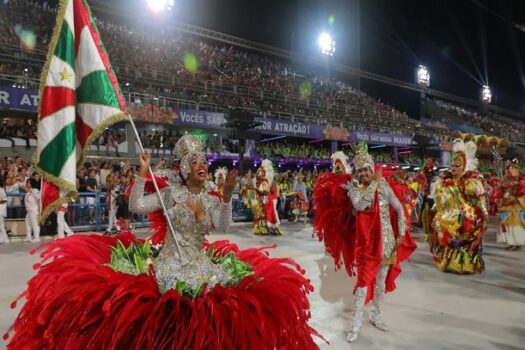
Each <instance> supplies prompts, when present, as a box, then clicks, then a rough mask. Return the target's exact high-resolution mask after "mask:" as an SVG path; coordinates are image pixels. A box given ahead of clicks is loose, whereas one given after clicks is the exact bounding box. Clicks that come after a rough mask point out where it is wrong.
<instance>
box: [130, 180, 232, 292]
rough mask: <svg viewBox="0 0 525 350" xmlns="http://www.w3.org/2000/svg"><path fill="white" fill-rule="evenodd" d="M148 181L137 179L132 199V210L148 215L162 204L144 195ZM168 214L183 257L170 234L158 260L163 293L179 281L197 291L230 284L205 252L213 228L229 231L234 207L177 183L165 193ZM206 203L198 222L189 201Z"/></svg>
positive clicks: (155, 198)
mask: <svg viewBox="0 0 525 350" xmlns="http://www.w3.org/2000/svg"><path fill="white" fill-rule="evenodd" d="M143 191H144V180H143V179H142V180H137V183H136V184H135V187H134V188H133V190H132V193H131V196H130V210H132V211H134V212H139V213H148V212H151V211H154V210H158V209H159V206H160V204H159V203H160V201H159V199H158V197H155V196H156V194H153V195H147V196H144V195H143ZM162 195H163V199H164V202H165V204H166V206H167V207H168V208H170V209H168V214H169V217H170V220H171V223H172V224H173V227H174V229H175V236H176V237H177V241H178V243H179V246H180V247H181V251H182V257H181V255H180V254H179V252H178V249H177V245H176V242H175V239H174V237H173V235H172V234H171V233H170V232H168V233H167V234H166V239H165V244H164V247H163V248H162V250H161V251H160V253H159V255H158V256H157V258H156V259H155V260H154V266H155V274H156V277H157V282H158V283H159V287H160V288H161V290H162V291H166V290H168V289H173V288H175V286H176V284H177V282H178V281H184V282H185V283H186V284H187V285H189V286H190V287H191V288H193V289H196V288H198V287H199V286H200V285H201V284H202V283H207V284H208V286H209V287H210V288H211V287H213V286H214V285H216V284H217V283H223V282H227V281H228V280H229V276H228V275H227V274H226V273H225V272H224V271H223V270H222V269H221V268H220V267H219V266H217V265H215V264H214V263H213V262H212V261H211V260H210V259H208V257H207V254H206V252H205V251H204V249H203V245H204V241H205V235H206V234H207V233H208V231H209V229H210V227H211V226H212V225H213V226H214V227H216V228H218V229H219V230H222V231H225V230H227V229H228V227H229V225H230V222H231V210H232V209H231V204H230V203H227V204H224V203H223V204H221V203H220V202H219V199H218V198H217V197H215V196H213V195H210V194H209V193H207V192H206V191H205V190H202V192H201V193H200V194H197V195H192V194H190V193H189V191H188V189H187V187H186V186H182V185H180V184H175V185H174V186H172V187H170V188H166V189H164V190H163V191H162ZM188 200H190V201H193V202H194V203H195V204H202V207H203V209H204V212H205V215H204V218H203V219H202V220H200V221H198V220H196V217H195V213H194V211H193V210H192V209H191V208H190V207H188V205H187V201H188Z"/></svg>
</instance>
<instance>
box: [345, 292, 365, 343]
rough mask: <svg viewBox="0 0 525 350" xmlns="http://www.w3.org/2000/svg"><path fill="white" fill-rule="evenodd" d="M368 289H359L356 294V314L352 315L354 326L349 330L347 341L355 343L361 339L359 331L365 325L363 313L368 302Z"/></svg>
mask: <svg viewBox="0 0 525 350" xmlns="http://www.w3.org/2000/svg"><path fill="white" fill-rule="evenodd" d="M366 292H367V288H366V287H360V288H357V290H356V292H355V306H354V313H353V314H352V324H351V325H350V329H349V330H348V335H347V336H346V340H347V341H348V342H350V343H353V342H355V341H356V340H357V338H358V337H359V330H360V329H361V326H362V325H363V312H364V311H365V300H366Z"/></svg>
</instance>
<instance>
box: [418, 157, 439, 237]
mask: <svg viewBox="0 0 525 350" xmlns="http://www.w3.org/2000/svg"><path fill="white" fill-rule="evenodd" d="M435 168H436V166H435V165H434V161H433V160H432V159H429V160H428V161H427V163H426V164H425V167H424V169H423V173H422V177H423V179H422V183H423V188H422V197H423V205H422V206H421V215H420V217H421V224H422V225H423V232H424V233H425V235H427V236H428V235H429V234H430V232H431V226H432V219H433V218H434V212H433V211H432V208H433V206H434V190H435V187H436V184H437V177H436V171H435Z"/></svg>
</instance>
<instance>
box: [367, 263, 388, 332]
mask: <svg viewBox="0 0 525 350" xmlns="http://www.w3.org/2000/svg"><path fill="white" fill-rule="evenodd" d="M388 269H389V266H382V267H381V269H380V270H379V273H378V275H377V278H376V287H375V289H374V300H373V301H372V310H371V311H370V323H372V324H373V325H374V327H376V328H377V329H379V330H381V331H385V332H386V331H388V327H387V326H386V324H385V322H384V321H383V317H382V316H381V305H382V304H383V300H384V298H385V280H386V275H387V273H388Z"/></svg>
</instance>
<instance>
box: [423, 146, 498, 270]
mask: <svg viewBox="0 0 525 350" xmlns="http://www.w3.org/2000/svg"><path fill="white" fill-rule="evenodd" d="M476 150H477V147H476V144H475V143H474V142H472V141H468V142H466V143H464V142H463V141H462V140H455V141H454V143H453V152H454V154H453V156H452V162H451V165H450V169H451V171H444V172H443V174H442V175H441V180H440V181H439V183H438V184H437V186H436V190H435V193H434V201H435V210H436V213H435V216H434V220H433V221H432V233H431V236H430V237H429V238H428V239H427V241H429V242H430V251H431V252H432V254H433V255H434V263H435V264H436V267H437V268H438V269H439V270H440V271H446V272H453V273H457V274H471V273H476V272H482V271H483V270H484V268H485V266H484V262H483V258H482V237H483V234H484V233H485V231H486V230H487V226H488V210H487V203H486V200H485V195H484V190H483V183H482V182H481V181H480V179H479V177H478V173H477V172H476V168H477V165H478V160H477V159H476Z"/></svg>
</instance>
